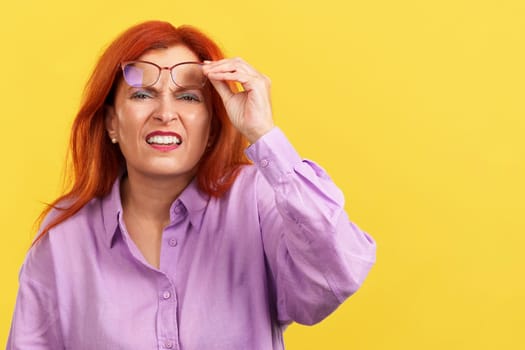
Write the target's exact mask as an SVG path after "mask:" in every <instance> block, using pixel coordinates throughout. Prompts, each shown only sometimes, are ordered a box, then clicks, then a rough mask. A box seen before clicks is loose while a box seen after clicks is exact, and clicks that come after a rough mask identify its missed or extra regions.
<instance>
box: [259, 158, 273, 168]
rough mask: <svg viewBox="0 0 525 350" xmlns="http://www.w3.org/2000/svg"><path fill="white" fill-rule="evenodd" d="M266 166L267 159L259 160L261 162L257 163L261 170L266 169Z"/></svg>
mask: <svg viewBox="0 0 525 350" xmlns="http://www.w3.org/2000/svg"><path fill="white" fill-rule="evenodd" d="M268 164H270V162H269V161H268V159H263V160H261V162H260V163H259V165H260V166H261V168H266V167H267V166H268Z"/></svg>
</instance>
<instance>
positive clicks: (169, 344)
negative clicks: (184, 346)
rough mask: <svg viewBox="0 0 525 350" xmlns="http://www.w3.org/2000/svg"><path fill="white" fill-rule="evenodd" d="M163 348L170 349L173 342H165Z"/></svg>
mask: <svg viewBox="0 0 525 350" xmlns="http://www.w3.org/2000/svg"><path fill="white" fill-rule="evenodd" d="M164 347H165V348H166V349H172V348H173V342H172V341H171V340H166V342H165V343H164Z"/></svg>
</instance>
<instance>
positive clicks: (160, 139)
mask: <svg viewBox="0 0 525 350" xmlns="http://www.w3.org/2000/svg"><path fill="white" fill-rule="evenodd" d="M146 142H147V143H149V144H152V143H154V144H158V145H171V144H174V143H176V144H179V145H180V144H181V140H179V138H178V137H175V136H161V135H155V136H152V137H150V138H148V139H147V140H146Z"/></svg>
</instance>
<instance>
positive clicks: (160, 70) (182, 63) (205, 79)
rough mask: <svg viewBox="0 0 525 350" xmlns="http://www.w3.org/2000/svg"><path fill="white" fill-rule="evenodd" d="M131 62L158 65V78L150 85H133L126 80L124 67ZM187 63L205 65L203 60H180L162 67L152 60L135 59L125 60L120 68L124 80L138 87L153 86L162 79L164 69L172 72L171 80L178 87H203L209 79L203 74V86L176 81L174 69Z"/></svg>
mask: <svg viewBox="0 0 525 350" xmlns="http://www.w3.org/2000/svg"><path fill="white" fill-rule="evenodd" d="M131 63H147V64H151V65H152V66H154V67H157V69H158V74H157V79H155V81H154V82H153V83H151V84H149V85H141V86H132V85H130V84H129V83H128V82H127V80H126V73H125V72H124V68H125V67H126V66H127V65H128V64H131ZM185 64H196V65H199V66H203V65H204V63H202V62H199V61H184V62H179V63H177V64H174V65H173V66H171V67H161V66H159V65H158V64H155V63H153V62H150V61H143V60H135V61H125V62H122V63H121V64H120V68H121V69H122V77H123V79H124V81H125V82H126V84H128V85H129V86H132V87H138V88H141V87H142V88H145V87H150V86H153V85H155V84H156V83H157V82H158V81H159V79H160V74H161V73H162V71H163V70H167V71H169V72H170V77H171V80H172V81H173V83H174V84H175V85H177V86H178V87H180V88H181V89H188V88H199V89H201V88H203V87H204V86H205V85H206V82H207V81H208V78H207V77H206V76H205V75H204V74H203V76H204V80H203V82H202V85H201V86H191V87H188V86H181V85H179V84H177V82H176V81H175V78H174V77H173V69H174V68H176V67H178V66H182V65H185Z"/></svg>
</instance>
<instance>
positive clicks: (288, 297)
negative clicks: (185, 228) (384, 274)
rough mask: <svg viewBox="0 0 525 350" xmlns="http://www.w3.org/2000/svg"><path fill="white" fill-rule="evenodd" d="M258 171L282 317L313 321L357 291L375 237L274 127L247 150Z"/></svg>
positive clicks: (268, 250) (262, 215) (263, 223)
mask: <svg viewBox="0 0 525 350" xmlns="http://www.w3.org/2000/svg"><path fill="white" fill-rule="evenodd" d="M247 154H248V156H249V157H250V158H251V159H252V160H253V161H254V162H255V164H256V165H257V167H258V169H259V171H258V173H259V174H260V176H258V178H257V194H258V208H259V215H260V223H261V234H262V238H263V243H264V250H265V255H266V258H267V263H268V265H269V268H270V272H271V277H272V278H271V279H272V282H273V284H274V286H273V292H274V298H275V299H276V301H277V305H276V307H277V311H278V318H279V321H281V322H283V323H288V322H291V321H296V322H299V323H303V324H313V323H316V322H319V321H321V320H322V319H323V318H325V317H326V316H327V315H329V314H330V313H331V312H332V311H333V310H335V309H336V308H337V306H339V305H340V304H341V303H342V302H343V301H344V300H345V299H346V298H347V297H349V296H350V295H352V294H353V293H354V292H355V291H356V290H357V289H358V288H359V286H360V285H361V283H362V282H363V280H364V279H365V277H366V275H367V273H368V271H369V269H370V268H371V266H372V265H373V263H374V261H375V243H374V241H373V240H372V238H371V237H370V236H368V235H367V234H366V233H364V232H363V231H361V230H360V229H359V228H358V227H357V226H356V225H354V224H353V223H351V222H350V221H349V220H348V217H347V215H346V213H345V212H344V208H343V207H344V198H343V195H342V193H341V191H340V190H339V189H338V188H337V187H336V186H335V184H334V183H333V182H332V181H331V180H330V178H329V177H328V175H327V174H326V173H325V172H324V171H323V169H321V168H320V167H319V166H318V165H316V164H315V163H313V162H310V161H307V160H302V159H301V158H300V157H299V155H298V154H297V153H296V151H295V150H294V148H293V147H292V145H291V144H290V143H289V142H288V140H287V139H286V137H285V136H284V135H283V133H282V132H281V131H280V130H279V129H277V128H275V129H273V130H272V131H271V132H270V133H268V134H266V135H265V136H263V137H262V138H260V139H259V141H257V142H256V143H255V144H253V145H252V146H250V148H248V150H247Z"/></svg>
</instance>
